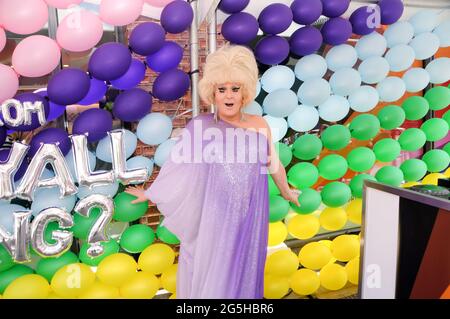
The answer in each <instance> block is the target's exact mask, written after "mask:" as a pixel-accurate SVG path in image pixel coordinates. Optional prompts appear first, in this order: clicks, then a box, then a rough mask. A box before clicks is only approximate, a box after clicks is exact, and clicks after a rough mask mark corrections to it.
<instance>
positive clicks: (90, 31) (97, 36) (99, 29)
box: [56, 10, 103, 52]
mask: <svg viewBox="0 0 450 319" xmlns="http://www.w3.org/2000/svg"><path fill="white" fill-rule="evenodd" d="M102 35H103V23H102V21H101V20H100V18H99V17H98V16H97V15H96V14H94V13H92V12H89V11H87V10H81V11H76V12H73V13H71V14H69V15H68V16H66V17H65V18H64V19H63V20H62V21H61V24H60V25H59V26H58V31H57V32H56V41H58V44H59V45H60V46H61V47H63V48H64V49H66V50H68V51H72V52H81V51H86V50H89V49H92V48H93V47H94V46H95V45H96V44H97V43H98V42H99V41H100V40H101V38H102Z"/></svg>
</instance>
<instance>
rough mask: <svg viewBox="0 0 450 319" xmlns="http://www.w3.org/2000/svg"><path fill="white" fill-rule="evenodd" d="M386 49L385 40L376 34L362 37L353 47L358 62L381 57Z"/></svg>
mask: <svg viewBox="0 0 450 319" xmlns="http://www.w3.org/2000/svg"><path fill="white" fill-rule="evenodd" d="M386 48H387V41H386V38H385V37H384V36H382V35H381V34H379V33H378V32H372V33H370V34H368V35H365V36H362V37H361V38H360V39H359V40H358V42H357V43H356V45H355V49H356V52H357V54H358V57H359V59H360V60H365V59H368V58H371V57H377V56H378V57H380V56H383V54H384V52H386Z"/></svg>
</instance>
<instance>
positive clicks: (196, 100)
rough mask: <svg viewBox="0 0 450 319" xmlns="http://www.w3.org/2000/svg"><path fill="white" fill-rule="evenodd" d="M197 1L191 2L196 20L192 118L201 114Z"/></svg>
mask: <svg viewBox="0 0 450 319" xmlns="http://www.w3.org/2000/svg"><path fill="white" fill-rule="evenodd" d="M197 2H198V1H197V0H190V4H191V7H192V10H193V11H194V19H193V20H192V24H191V28H190V29H189V35H190V43H189V44H190V52H191V101H192V117H196V116H197V115H198V114H199V113H200V99H199V96H198V72H199V70H198V50H199V48H198V34H197V32H198V25H197V14H198V12H197Z"/></svg>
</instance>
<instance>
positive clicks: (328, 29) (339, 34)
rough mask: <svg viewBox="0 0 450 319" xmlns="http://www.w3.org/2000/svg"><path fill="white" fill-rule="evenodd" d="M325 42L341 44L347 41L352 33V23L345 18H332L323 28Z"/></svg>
mask: <svg viewBox="0 0 450 319" xmlns="http://www.w3.org/2000/svg"><path fill="white" fill-rule="evenodd" d="M321 32H322V36H323V42H325V43H326V44H330V45H339V44H342V43H345V42H347V40H348V39H349V38H350V36H351V35H352V24H351V23H350V22H349V21H348V20H346V19H344V18H332V19H330V20H328V21H327V22H325V24H324V25H323V26H322V29H321Z"/></svg>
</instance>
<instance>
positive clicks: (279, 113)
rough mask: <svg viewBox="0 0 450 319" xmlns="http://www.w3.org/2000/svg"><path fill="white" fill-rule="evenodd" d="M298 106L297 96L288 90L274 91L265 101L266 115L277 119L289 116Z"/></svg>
mask: <svg viewBox="0 0 450 319" xmlns="http://www.w3.org/2000/svg"><path fill="white" fill-rule="evenodd" d="M297 105H298V101H297V95H296V94H295V93H294V92H293V91H291V90H288V89H279V90H276V91H273V92H272V93H269V95H267V96H266V98H265V99H264V101H263V108H264V113H266V114H269V115H271V116H275V117H286V116H288V115H289V114H291V113H292V112H293V111H294V109H295V108H296V107H297Z"/></svg>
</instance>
